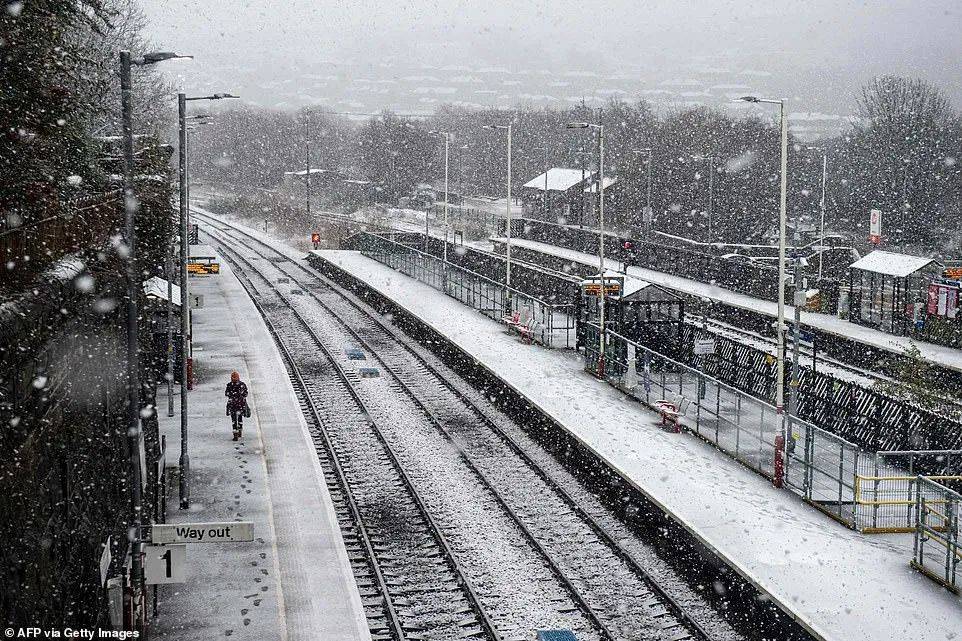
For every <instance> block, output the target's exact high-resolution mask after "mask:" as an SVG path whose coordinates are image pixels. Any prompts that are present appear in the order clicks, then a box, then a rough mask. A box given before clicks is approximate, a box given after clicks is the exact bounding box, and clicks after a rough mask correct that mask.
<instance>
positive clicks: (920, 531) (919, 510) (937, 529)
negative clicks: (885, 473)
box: [912, 476, 962, 594]
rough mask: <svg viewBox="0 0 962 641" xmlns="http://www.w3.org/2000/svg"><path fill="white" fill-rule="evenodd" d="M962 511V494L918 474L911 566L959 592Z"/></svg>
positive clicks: (961, 557) (961, 553)
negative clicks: (961, 519) (961, 520)
mask: <svg viewBox="0 0 962 641" xmlns="http://www.w3.org/2000/svg"><path fill="white" fill-rule="evenodd" d="M960 512H962V494H959V493H958V492H955V491H953V490H951V489H949V488H947V487H945V486H944V485H942V484H941V483H938V482H937V481H936V480H934V479H932V478H931V477H925V476H919V477H917V479H916V482H915V514H916V520H915V543H914V545H913V549H912V567H914V568H916V569H917V570H919V571H920V572H922V573H923V574H925V575H926V576H928V577H930V578H931V579H934V580H935V581H938V582H939V583H941V584H942V585H944V586H945V587H946V588H948V589H949V590H951V591H952V592H954V593H956V594H958V593H959V587H960V586H959V577H958V569H959V562H960V561H962V532H960V530H959V526H960V519H959V514H960Z"/></svg>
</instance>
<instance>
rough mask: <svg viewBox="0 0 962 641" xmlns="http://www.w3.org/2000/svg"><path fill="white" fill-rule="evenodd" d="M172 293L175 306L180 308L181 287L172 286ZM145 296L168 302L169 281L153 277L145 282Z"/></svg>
mask: <svg viewBox="0 0 962 641" xmlns="http://www.w3.org/2000/svg"><path fill="white" fill-rule="evenodd" d="M170 293H171V296H173V299H174V300H173V301H171V302H173V303H174V305H176V306H177V307H180V285H171V286H170ZM144 294H146V295H147V297H148V298H158V299H160V300H167V281H166V280H164V279H163V278H161V277H160V276H151V277H150V278H148V279H147V280H145V281H144Z"/></svg>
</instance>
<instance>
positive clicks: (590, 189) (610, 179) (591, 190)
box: [585, 176, 618, 194]
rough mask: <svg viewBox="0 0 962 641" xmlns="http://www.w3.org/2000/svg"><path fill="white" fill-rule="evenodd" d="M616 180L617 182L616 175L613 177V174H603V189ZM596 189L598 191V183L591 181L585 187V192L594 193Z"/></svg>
mask: <svg viewBox="0 0 962 641" xmlns="http://www.w3.org/2000/svg"><path fill="white" fill-rule="evenodd" d="M616 182H618V179H617V178H616V177H614V176H605V189H608V188H609V187H611V186H612V185H614V184H615V183H616ZM597 191H598V184H597V183H595V182H592V183H591V184H590V185H588V186H587V187H585V193H586V194H593V193H595V192H597Z"/></svg>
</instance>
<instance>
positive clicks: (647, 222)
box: [632, 147, 653, 237]
mask: <svg viewBox="0 0 962 641" xmlns="http://www.w3.org/2000/svg"><path fill="white" fill-rule="evenodd" d="M632 153H636V154H647V156H648V159H647V160H646V161H645V162H646V164H647V165H648V169H647V177H646V179H645V182H646V183H647V185H646V192H647V196H646V200H645V210H644V212H643V213H642V215H641V219H642V222H643V223H644V227H645V236H646V237H647V236H648V235H649V233H650V232H651V222H652V209H651V165H652V164H653V162H652V148H651V147H642V148H641V149H633V150H632Z"/></svg>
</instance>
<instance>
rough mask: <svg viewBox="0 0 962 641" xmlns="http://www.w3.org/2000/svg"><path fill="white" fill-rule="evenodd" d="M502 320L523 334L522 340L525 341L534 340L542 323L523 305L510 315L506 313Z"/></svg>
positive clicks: (510, 327) (509, 327)
mask: <svg viewBox="0 0 962 641" xmlns="http://www.w3.org/2000/svg"><path fill="white" fill-rule="evenodd" d="M501 322H503V323H504V324H505V325H507V326H508V329H513V330H515V331H516V332H518V334H520V335H521V340H522V341H524V342H525V343H531V342H533V341H534V336H535V334H537V333H538V332H540V331H541V323H539V322H538V321H537V320H535V318H534V314H533V313H532V312H531V310H530V309H529V308H527V307H522V308H521V309H519V310H518V311H516V312H514V313H513V314H511V315H510V316H508V315H505V316H503V317H502V318H501Z"/></svg>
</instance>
